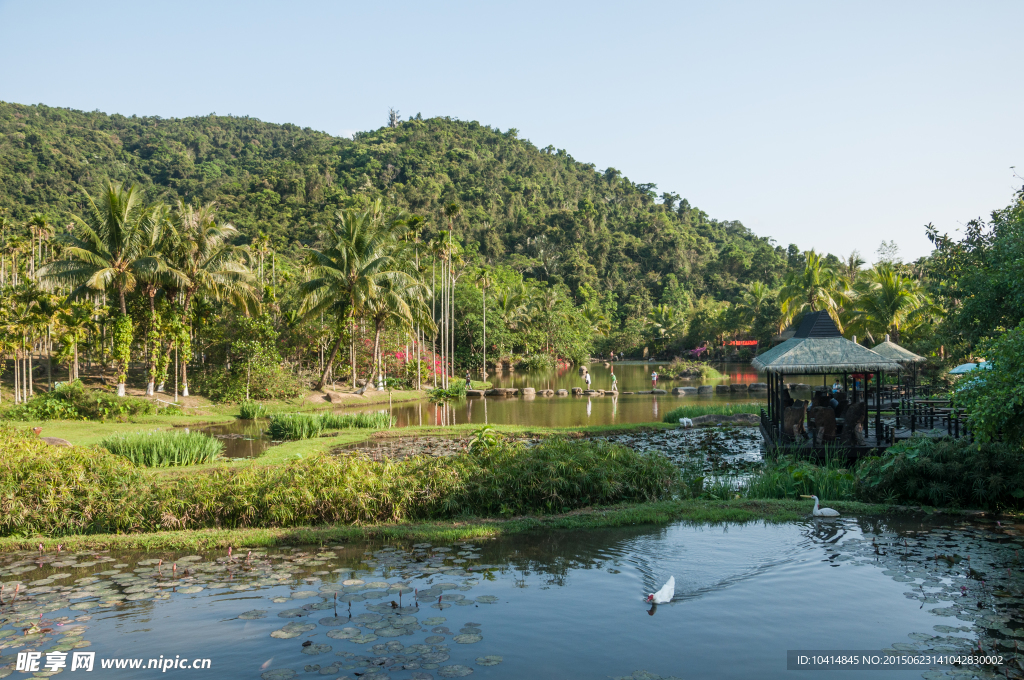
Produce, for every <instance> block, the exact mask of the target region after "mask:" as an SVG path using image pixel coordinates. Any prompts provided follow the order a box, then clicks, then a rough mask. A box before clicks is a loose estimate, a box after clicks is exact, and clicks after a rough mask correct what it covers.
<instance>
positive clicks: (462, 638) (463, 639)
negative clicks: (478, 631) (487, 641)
mask: <svg viewBox="0 0 1024 680" xmlns="http://www.w3.org/2000/svg"><path fill="white" fill-rule="evenodd" d="M452 639H453V640H455V642H457V643H459V644H460V645H471V644H473V643H474V642H480V641H481V640H483V639H484V637H483V636H482V635H456V636H455V637H453V638H452Z"/></svg>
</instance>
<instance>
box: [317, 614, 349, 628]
mask: <svg viewBox="0 0 1024 680" xmlns="http://www.w3.org/2000/svg"><path fill="white" fill-rule="evenodd" d="M348 622H349V621H348V619H347V618H342V617H340V616H325V617H324V618H322V619H320V621H318V623H319V624H320V625H321V626H327V627H328V628H330V627H331V626H344V625H345V624H346V623H348Z"/></svg>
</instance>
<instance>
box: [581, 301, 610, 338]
mask: <svg viewBox="0 0 1024 680" xmlns="http://www.w3.org/2000/svg"><path fill="white" fill-rule="evenodd" d="M582 314H583V318H584V319H585V320H586V322H587V326H589V328H590V332H591V333H593V334H594V335H600V336H601V337H603V338H606V337H608V333H609V332H611V324H610V323H609V321H608V317H607V316H605V314H604V312H602V311H601V310H600V309H598V308H597V307H596V306H595V305H588V306H586V307H584V308H583V312H582Z"/></svg>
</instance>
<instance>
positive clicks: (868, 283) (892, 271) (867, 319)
mask: <svg viewBox="0 0 1024 680" xmlns="http://www.w3.org/2000/svg"><path fill="white" fill-rule="evenodd" d="M856 293H857V296H856V298H855V300H854V305H855V307H854V309H853V310H852V311H851V313H850V317H851V319H852V324H853V325H854V326H855V328H856V329H859V330H862V331H863V332H864V333H865V334H866V335H867V336H868V337H870V338H871V339H872V340H874V339H875V338H876V337H880V336H882V335H885V334H888V335H889V336H891V337H892V341H893V342H895V343H899V341H900V334H901V331H904V330H905V329H906V328H907V327H908V326H911V325H913V324H915V323H917V322H919V321H920V320H922V319H923V318H924V317H926V316H928V315H934V314H935V313H936V312H937V311H938V308H937V307H936V306H935V305H934V304H933V303H932V301H931V299H930V298H929V297H928V294H927V293H926V292H925V291H924V289H923V288H922V286H921V282H920V281H918V280H917V279H915V278H913V277H909V276H903V275H902V274H900V272H899V269H898V267H897V266H896V265H893V264H892V263H888V262H880V263H879V264H877V265H875V266H874V267H872V268H871V269H869V270H867V271H866V272H864V274H863V276H862V277H861V280H860V281H858V282H857V287H856Z"/></svg>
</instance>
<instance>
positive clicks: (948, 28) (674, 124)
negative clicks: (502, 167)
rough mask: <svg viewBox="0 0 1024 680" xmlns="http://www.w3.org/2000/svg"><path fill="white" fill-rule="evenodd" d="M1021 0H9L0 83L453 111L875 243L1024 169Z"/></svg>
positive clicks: (27, 93) (301, 107)
mask: <svg viewBox="0 0 1024 680" xmlns="http://www.w3.org/2000/svg"><path fill="white" fill-rule="evenodd" d="M1021 26H1024V3H1022V2H1019V1H1012V2H1011V1H1008V2H999V1H990V2H975V3H962V2H961V3H951V2H950V3H945V2H934V1H933V2H909V1H907V2H898V3H894V2H858V3H828V2H820V1H818V2H778V3H766V2H701V3H686V2H630V3H625V2H594V1H590V2H551V1H549V2H516V3H507V4H504V3H496V2H489V3H480V2H477V3H470V2H465V3H459V2H447V3H446V2H434V3H424V2H412V3H405V2H387V3H347V2H319V1H315V0H309V1H305V2H300V1H293V2H268V1H264V2H260V1H257V0H249V1H247V2H217V1H215V0H207V1H205V2H192V1H190V0H176V1H175V2H173V3H172V2H160V3H156V2H119V1H113V0H112V1H95V2H90V1H89V0H74V1H65V0H53V1H50V2H41V1H39V0H34V1H24V0H0V100H5V101H12V102H19V103H24V104H34V103H45V104H48V105H51V106H67V107H71V108H75V109H83V110H93V109H99V110H101V111H105V112H110V113H113V112H117V113H122V114H128V115H130V114H138V115H159V116H164V117H180V116H189V115H201V114H207V113H210V112H216V113H219V114H227V113H231V114H236V115H250V116H255V117H257V118H260V119H263V120H266V121H271V122H279V123H285V122H290V123H295V124H298V125H302V126H308V127H312V128H316V129H319V130H324V131H327V132H329V133H332V134H339V135H343V134H351V132H352V131H355V130H364V129H371V128H377V127H379V126H380V125H382V124H383V123H384V122H385V120H386V116H387V111H388V108H389V107H394V108H396V109H398V110H399V111H400V112H401V114H402V115H403V117H405V116H409V115H414V114H416V113H417V112H420V113H422V114H423V116H425V117H427V116H437V115H448V116H453V117H457V118H461V119H465V120H478V121H480V122H481V123H485V124H488V125H491V126H496V127H499V128H501V129H503V130H504V129H507V128H510V127H514V128H517V129H518V130H519V131H520V135H521V136H523V137H526V138H529V139H530V140H532V141H533V142H534V143H536V144H537V145H538V146H540V147H543V146H547V145H548V144H552V145H554V146H555V147H558V148H563V149H566V150H567V151H568V152H569V153H570V154H572V155H573V157H575V158H576V159H578V160H581V161H584V162H591V163H594V164H595V165H596V166H597V167H598V168H601V169H603V168H606V167H608V166H613V167H616V168H618V169H620V170H622V171H623V172H624V173H625V174H626V175H627V176H628V177H629V178H630V179H632V180H633V181H635V182H652V183H655V184H657V185H658V190H659V191H674V192H676V193H678V194H680V195H681V196H683V197H686V198H688V199H689V200H690V202H691V203H693V204H695V205H697V206H699V207H701V208H702V209H704V210H705V211H707V212H708V213H709V214H710V215H712V216H713V217H717V218H719V219H737V220H740V221H742V222H743V223H744V224H746V225H747V226H748V227H750V228H751V229H753V230H754V231H755V232H756V233H758V234H760V235H764V236H771V237H773V238H774V239H775V240H776V241H778V242H779V243H781V244H783V245H785V244H788V243H790V242H795V243H797V244H799V245H800V246H801V247H803V248H817V249H818V250H825V251H831V252H834V253H836V254H846V253H848V252H849V251H851V250H853V249H854V248H857V249H859V250H860V251H861V252H862V253H863V254H864V255H866V256H867V259H869V260H870V259H872V257H873V255H874V253H875V251H876V249H877V248H878V245H879V244H880V242H881V241H882V240H883V239H884V240H895V241H896V242H897V243H898V244H899V246H900V251H901V254H902V255H903V256H904V258H905V259H912V258H914V257H918V256H920V255H924V254H926V253H927V252H928V251H929V244H928V241H927V239H926V238H925V237H924V230H923V225H924V224H925V223H928V222H933V223H935V224H936V225H937V226H938V227H939V228H940V229H942V230H945V231H949V232H953V231H955V230H956V229H958V228H959V227H960V225H962V224H963V223H965V222H967V221H968V220H970V219H971V218H974V217H977V216H987V215H988V213H989V212H990V211H991V210H992V209H994V208H999V207H1003V206H1005V205H1007V204H1008V203H1009V202H1010V200H1011V198H1012V195H1013V191H1014V189H1015V187H1018V186H1020V185H1021V184H1022V183H1024V180H1021V179H1019V178H1017V177H1015V176H1014V171H1013V170H1011V169H1010V167H1011V166H1016V167H1017V172H1019V174H1020V175H1022V176H1024V124H1022V121H1024V115H1022V114H1024V88H1022V87H1021V76H1020V64H1021V63H1022V57H1024V47H1022V45H1021V43H1020V41H1019V31H1020V27H1021Z"/></svg>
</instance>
